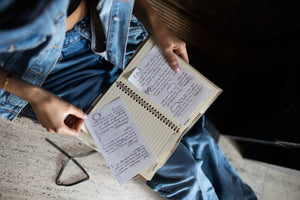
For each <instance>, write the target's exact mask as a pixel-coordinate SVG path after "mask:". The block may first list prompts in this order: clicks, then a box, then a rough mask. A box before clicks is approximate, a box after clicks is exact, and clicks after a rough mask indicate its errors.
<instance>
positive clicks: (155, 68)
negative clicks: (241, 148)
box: [128, 46, 211, 124]
mask: <svg viewBox="0 0 300 200" xmlns="http://www.w3.org/2000/svg"><path fill="white" fill-rule="evenodd" d="M128 80H129V81H130V82H131V83H132V84H134V85H135V86H136V87H137V88H138V89H139V90H141V91H142V92H144V93H145V94H146V95H148V96H149V97H150V98H151V99H152V100H154V101H155V102H156V103H157V104H158V105H160V106H161V107H162V108H164V109H165V110H166V111H167V112H168V113H170V114H171V115H172V116H174V117H175V118H176V119H177V120H178V121H179V122H180V123H181V124H185V123H186V122H187V121H188V120H189V115H190V113H191V112H193V111H194V110H195V109H196V108H197V106H199V105H201V103H202V102H203V101H205V100H206V99H207V97H208V96H209V95H210V93H211V91H210V89H209V88H208V87H207V86H205V85H204V84H203V83H201V82H200V81H199V80H198V79H196V78H195V77H194V76H193V75H192V74H190V73H189V72H188V71H186V70H185V69H184V68H183V67H181V70H180V72H178V73H176V72H174V71H173V70H172V69H171V68H170V67H169V65H168V63H167V62H166V59H165V58H164V56H163V55H162V53H161V52H160V50H159V49H158V47H157V46H154V47H153V48H152V49H151V51H150V52H149V53H148V55H147V56H146V57H145V58H144V59H143V60H142V62H141V63H140V64H139V66H138V67H137V68H136V69H135V70H134V71H133V73H132V74H131V75H130V77H129V79H128Z"/></svg>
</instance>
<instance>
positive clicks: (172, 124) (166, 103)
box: [79, 38, 222, 180]
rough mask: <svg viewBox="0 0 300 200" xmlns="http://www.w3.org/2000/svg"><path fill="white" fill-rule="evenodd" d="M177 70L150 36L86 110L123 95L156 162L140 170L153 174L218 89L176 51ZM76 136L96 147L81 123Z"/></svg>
mask: <svg viewBox="0 0 300 200" xmlns="http://www.w3.org/2000/svg"><path fill="white" fill-rule="evenodd" d="M177 59H178V61H179V65H180V68H181V70H180V72H179V73H175V72H174V71H172V70H171V69H170V67H169V66H168V64H167V62H166V60H165V58H164V57H163V56H162V54H161V52H160V51H159V49H158V48H157V47H156V45H155V44H154V42H153V40H152V39H151V38H148V39H147V40H146V42H144V44H143V45H142V46H141V47H140V48H139V50H138V51H137V52H136V54H135V55H134V56H133V58H132V59H131V60H130V62H129V64H128V65H127V67H126V69H125V70H124V71H123V72H122V74H121V75H120V76H119V77H118V79H117V80H116V81H115V82H114V83H113V84H112V85H111V87H110V88H109V89H108V90H107V91H106V92H105V93H104V94H103V95H101V96H99V98H98V99H97V100H96V101H95V103H94V104H93V105H92V106H91V110H90V112H91V113H92V112H93V111H95V110H97V109H99V108H101V107H103V106H105V105H107V104H109V103H110V102H112V101H114V100H116V99H119V98H120V99H121V100H122V101H123V102H124V104H125V106H126V108H127V109H128V111H129V113H130V116H131V117H132V118H133V120H134V122H135V123H136V126H137V127H138V129H139V130H140V132H141V134H142V135H143V137H144V139H145V140H146V142H147V144H148V145H149V147H150V149H151V151H152V152H153V154H154V156H155V158H156V160H157V162H156V163H155V164H152V165H151V166H148V167H147V168H146V169H145V170H143V171H141V172H140V173H139V175H140V176H142V177H143V178H144V179H146V180H151V179H152V177H153V176H154V174H155V172H156V171H157V170H158V169H159V168H160V167H161V166H163V165H164V163H165V162H166V161H167V160H168V158H169V157H170V156H171V155H172V153H173V152H174V150H175V149H176V147H177V145H178V143H179V142H180V139H181V138H182V137H183V135H184V134H185V133H186V132H187V131H188V130H189V128H190V127H191V126H192V125H193V124H194V123H195V122H196V121H197V120H198V119H199V118H200V117H201V116H202V115H203V113H204V112H205V111H206V110H207V109H208V108H209V106H210V105H211V104H212V103H213V102H214V100H215V99H216V98H217V97H218V95H219V94H220V93H221V92H222V90H221V89H220V88H219V87H217V86H216V85H215V84H214V83H212V82H211V81H209V80H208V79H207V78H205V77H204V76H203V75H202V74H201V73H199V72H198V71H197V70H196V69H194V68H193V67H192V66H191V65H189V64H187V63H186V62H185V61H183V60H182V59H181V58H180V57H177ZM82 129H83V131H82V132H81V133H80V136H79V138H80V139H82V140H83V141H84V142H86V143H87V144H88V145H90V146H92V147H94V148H95V149H97V146H96V145H95V144H94V142H93V140H92V139H91V135H90V133H89V131H88V129H87V128H86V126H85V125H84V126H83V128H82Z"/></svg>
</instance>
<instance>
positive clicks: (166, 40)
mask: <svg viewBox="0 0 300 200" xmlns="http://www.w3.org/2000/svg"><path fill="white" fill-rule="evenodd" d="M161 26H162V27H161V28H160V29H159V31H156V32H153V33H152V36H153V39H154V41H155V43H156V44H157V46H158V47H159V48H160V49H161V51H162V53H163V54H164V55H165V57H166V59H167V62H168V63H169V65H170V67H171V68H172V69H173V70H174V71H176V72H179V71H180V68H179V64H178V61H177V59H176V57H175V55H174V53H176V54H177V55H178V56H180V57H181V58H182V59H183V60H185V61H186V62H187V63H188V62H189V57H188V54H187V50H186V44H185V42H183V41H182V40H181V39H179V38H178V37H177V36H176V35H175V34H173V33H172V32H171V31H170V30H169V29H168V28H167V27H165V26H164V25H161Z"/></svg>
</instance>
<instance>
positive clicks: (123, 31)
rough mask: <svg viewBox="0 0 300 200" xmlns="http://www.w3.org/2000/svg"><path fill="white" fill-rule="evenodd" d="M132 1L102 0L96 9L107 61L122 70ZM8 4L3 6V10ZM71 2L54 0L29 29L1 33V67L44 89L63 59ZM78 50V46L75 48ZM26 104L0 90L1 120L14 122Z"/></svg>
mask: <svg viewBox="0 0 300 200" xmlns="http://www.w3.org/2000/svg"><path fill="white" fill-rule="evenodd" d="M133 3H134V1H133V0H129V1H123V0H114V1H111V0H101V1H99V2H98V3H97V10H98V14H99V18H100V21H101V23H102V26H103V27H102V29H103V30H104V31H105V32H104V33H105V37H106V51H105V52H104V53H103V54H102V55H103V56H104V58H105V59H106V60H107V61H108V62H110V63H112V64H114V65H115V66H117V67H119V68H120V69H123V68H124V66H125V63H126V59H127V58H126V57H128V56H126V53H125V52H126V45H127V40H129V39H130V38H128V37H127V36H128V29H129V26H130V20H131V17H132V8H133ZM3 7H5V4H3V3H2V2H1V3H0V8H1V9H2V8H3ZM67 7H68V0H54V1H52V2H51V3H50V4H49V7H48V8H47V9H46V10H45V12H43V13H42V14H41V16H39V17H37V19H36V20H34V21H33V22H32V23H29V24H27V25H26V26H23V27H20V28H17V29H12V30H0V67H2V68H4V69H6V70H7V71H9V72H11V73H14V74H17V75H18V76H19V77H21V78H22V79H23V80H25V81H27V82H29V83H32V84H35V85H38V86H41V85H42V84H43V83H44V81H45V80H46V78H47V76H48V74H49V73H50V71H51V70H52V68H53V67H54V66H56V62H57V60H58V58H59V56H60V53H61V50H62V49H61V48H62V45H63V42H64V37H65V20H66V10H67ZM74 48H76V47H74ZM26 103H27V102H25V101H23V100H22V99H20V98H19V97H17V96H16V95H14V94H10V93H8V92H5V91H3V90H1V89H0V117H5V118H8V119H10V120H13V119H14V118H15V117H16V116H17V115H18V113H19V112H20V111H21V110H22V108H23V107H24V106H25V105H26Z"/></svg>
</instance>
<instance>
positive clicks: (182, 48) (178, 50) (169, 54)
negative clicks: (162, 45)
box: [164, 42, 189, 72]
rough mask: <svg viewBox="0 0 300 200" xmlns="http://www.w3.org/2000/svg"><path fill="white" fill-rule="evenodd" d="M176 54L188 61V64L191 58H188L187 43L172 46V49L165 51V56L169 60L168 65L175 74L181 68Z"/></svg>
mask: <svg viewBox="0 0 300 200" xmlns="http://www.w3.org/2000/svg"><path fill="white" fill-rule="evenodd" d="M174 53H175V54H177V55H178V56H180V57H181V58H182V59H183V60H184V61H186V62H187V63H188V62H189V57H188V53H187V50H186V45H185V43H184V42H182V43H181V44H180V45H178V46H175V47H173V46H172V47H170V48H167V49H165V51H164V55H165V57H166V59H167V62H168V64H169V65H170V67H171V68H172V69H173V70H174V71H175V72H179V71H180V68H179V64H178V60H177V58H176V56H175V54H174Z"/></svg>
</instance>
